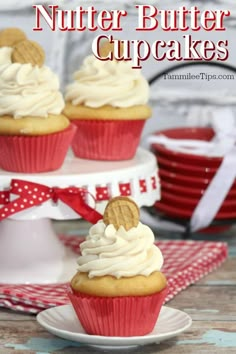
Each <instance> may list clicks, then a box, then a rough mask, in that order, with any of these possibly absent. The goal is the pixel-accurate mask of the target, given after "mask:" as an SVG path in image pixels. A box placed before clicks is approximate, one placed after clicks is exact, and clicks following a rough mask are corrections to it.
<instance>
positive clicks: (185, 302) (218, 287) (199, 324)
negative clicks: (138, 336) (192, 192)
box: [0, 232, 236, 354]
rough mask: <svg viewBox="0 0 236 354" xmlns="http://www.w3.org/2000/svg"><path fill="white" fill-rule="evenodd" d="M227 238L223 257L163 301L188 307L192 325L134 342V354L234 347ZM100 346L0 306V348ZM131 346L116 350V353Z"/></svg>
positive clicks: (235, 304)
mask: <svg viewBox="0 0 236 354" xmlns="http://www.w3.org/2000/svg"><path fill="white" fill-rule="evenodd" d="M219 240H220V239H219ZM228 241H229V246H230V248H229V250H230V252H229V257H228V259H227V261H226V262H225V263H224V264H223V265H222V266H221V267H220V268H218V269H216V270H215V271H214V272H212V273H211V274H209V275H208V276H206V277H204V278H203V279H202V280H201V281H199V282H198V283H197V284H195V285H192V286H190V287H188V288H187V289H186V290H185V291H182V292H181V293H180V294H178V295H177V296H176V297H175V298H174V299H173V300H171V301H170V302H168V303H167V306H170V307H173V308H176V309H180V310H183V311H185V312H186V313H188V314H189V315H190V316H191V317H192V319H193V324H192V326H191V327H190V328H189V329H188V330H187V331H186V332H184V333H182V334H181V335H179V336H177V337H175V338H172V339H170V340H167V341H164V342H162V343H160V344H154V345H147V346H139V347H137V348H135V350H134V351H135V353H136V354H142V353H145V354H157V353H168V354H178V353H181V354H183V353H186V354H190V353H196V354H201V353H204V354H211V353H212V354H213V353H214V354H217V353H224V354H228V353H236V232H235V237H234V235H231V236H230V238H229V239H228ZM101 352H102V351H101V350H98V349H95V348H92V347H89V346H85V345H81V346H78V344H77V345H76V346H75V345H74V343H73V342H70V341H65V340H61V339H60V338H57V337H55V336H53V335H51V334H49V333H48V332H47V331H46V330H44V329H43V328H42V327H41V326H40V325H39V324H38V323H37V322H36V319H35V316H33V315H26V314H22V313H16V312H13V311H10V310H6V309H0V354H10V353H11V354H22V353H24V354H33V353H34V354H35V353H36V354H46V353H53V354H59V353H65V354H72V353H73V354H75V353H78V354H87V353H94V354H96V353H101ZM107 352H109V353H112V352H116V353H117V352H118V351H112V350H108V351H107ZM131 352H132V350H124V349H123V350H122V354H125V353H131Z"/></svg>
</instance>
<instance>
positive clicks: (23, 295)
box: [0, 236, 227, 313]
mask: <svg viewBox="0 0 236 354" xmlns="http://www.w3.org/2000/svg"><path fill="white" fill-rule="evenodd" d="M60 238H61V241H62V242H63V243H64V244H65V246H67V247H69V248H71V249H72V250H73V251H74V252H76V253H79V251H80V247H79V245H80V242H81V241H82V240H81V238H78V237H76V236H61V237H60ZM157 245H158V247H159V248H160V249H161V251H162V253H163V256H164V260H165V261H164V266H163V269H162V271H163V273H165V274H166V276H167V279H168V287H169V293H168V295H167V297H166V300H165V302H167V301H169V300H171V299H172V298H173V297H174V296H175V295H177V294H178V293H179V292H180V291H182V290H183V289H185V288H187V287H188V286H189V285H191V284H194V283H196V282H197V281H198V280H199V279H200V278H202V277H203V276H204V275H206V274H208V273H209V272H211V271H212V270H214V269H215V268H217V267H218V266H219V265H220V264H221V263H222V262H223V261H224V260H225V259H226V257H227V244H226V243H222V242H206V241H202V242H201V241H179V240H174V241H173V240H172V241H159V242H157ZM67 289H68V284H51V285H50V284H49V285H0V307H1V306H2V307H7V308H11V309H14V310H19V311H23V312H28V313H38V312H40V311H42V310H43V309H46V308H49V307H53V306H58V305H63V304H66V303H68V302H69V300H68V297H67V294H66V292H67Z"/></svg>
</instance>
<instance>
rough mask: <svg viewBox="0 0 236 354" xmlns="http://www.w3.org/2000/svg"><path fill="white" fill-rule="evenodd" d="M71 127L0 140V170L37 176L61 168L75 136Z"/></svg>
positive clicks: (4, 136)
mask: <svg viewBox="0 0 236 354" xmlns="http://www.w3.org/2000/svg"><path fill="white" fill-rule="evenodd" d="M75 132H76V127H75V126H74V125H73V124H70V126H69V127H68V128H67V129H65V130H64V131H61V132H58V133H54V134H48V135H42V136H6V135H1V136H0V166H1V168H2V169H4V170H6V171H10V172H22V173H38V172H48V171H54V170H57V169H59V168H60V167H61V165H62V164H63V162H64V159H65V156H66V153H67V151H68V148H69V146H70V145H71V142H72V139H73V137H74V135H75Z"/></svg>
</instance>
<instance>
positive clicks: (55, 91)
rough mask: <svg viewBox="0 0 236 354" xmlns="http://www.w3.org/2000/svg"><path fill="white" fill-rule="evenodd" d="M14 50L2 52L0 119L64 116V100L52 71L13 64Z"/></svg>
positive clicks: (57, 80)
mask: <svg viewBox="0 0 236 354" xmlns="http://www.w3.org/2000/svg"><path fill="white" fill-rule="evenodd" d="M11 53H12V48H7V47H3V48H0V115H10V116H13V117H14V118H21V117H24V116H38V117H45V118H46V117H47V116H48V114H60V113H61V112H62V110H63V108H64V105H65V104H64V100H63V96H62V94H61V93H60V92H59V79H58V77H57V75H56V74H54V73H53V72H52V71H51V69H50V68H48V67H46V66H42V67H38V66H32V65H31V64H20V63H12V61H11Z"/></svg>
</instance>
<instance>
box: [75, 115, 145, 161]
mask: <svg viewBox="0 0 236 354" xmlns="http://www.w3.org/2000/svg"><path fill="white" fill-rule="evenodd" d="M72 122H73V124H75V125H76V126H77V127H78V129H77V132H76V134H75V137H74V139H73V142H72V149H73V151H74V154H75V156H77V157H80V158H83V159H90V160H108V161H109V160H110V161H115V160H129V159H132V158H133V157H134V155H135V153H136V150H137V147H138V145H139V142H140V137H141V133H142V130H143V126H144V123H145V120H144V119H142V120H81V119H75V120H72Z"/></svg>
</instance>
